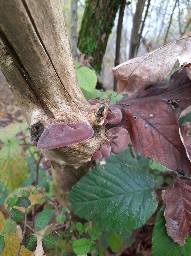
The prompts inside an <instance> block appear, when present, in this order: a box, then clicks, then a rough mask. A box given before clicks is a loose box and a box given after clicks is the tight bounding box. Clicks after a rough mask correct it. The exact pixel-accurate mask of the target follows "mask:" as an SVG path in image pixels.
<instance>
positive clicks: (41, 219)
mask: <svg viewBox="0 0 191 256" xmlns="http://www.w3.org/2000/svg"><path fill="white" fill-rule="evenodd" d="M53 216H54V212H53V209H49V208H45V209H44V210H43V211H42V212H39V213H38V214H37V215H36V217H35V229H36V230H37V231H38V230H41V229H43V228H45V227H46V226H47V225H48V223H49V222H50V220H51V219H52V218H53Z"/></svg>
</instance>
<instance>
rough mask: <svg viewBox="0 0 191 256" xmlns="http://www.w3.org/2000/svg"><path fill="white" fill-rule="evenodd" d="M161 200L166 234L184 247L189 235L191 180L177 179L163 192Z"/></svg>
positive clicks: (190, 223) (190, 226)
mask: <svg viewBox="0 0 191 256" xmlns="http://www.w3.org/2000/svg"><path fill="white" fill-rule="evenodd" d="M163 200H164V202H165V203H166V209H165V219H166V228H167V233H168V235H169V236H170V237H171V238H172V239H173V240H174V241H175V242H177V243H178V244H180V245H184V243H185V239H186V237H187V235H188V234H190V233H191V180H190V179H187V178H180V177H177V179H176V181H175V183H174V184H173V186H172V187H171V188H169V189H166V190H165V191H163Z"/></svg>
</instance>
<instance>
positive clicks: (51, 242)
mask: <svg viewBox="0 0 191 256" xmlns="http://www.w3.org/2000/svg"><path fill="white" fill-rule="evenodd" d="M57 240H58V237H57V236H56V235H54V234H50V235H45V236H44V237H43V240H42V247H43V249H44V251H45V252H49V251H51V250H53V249H54V248H55V247H56V243H57Z"/></svg>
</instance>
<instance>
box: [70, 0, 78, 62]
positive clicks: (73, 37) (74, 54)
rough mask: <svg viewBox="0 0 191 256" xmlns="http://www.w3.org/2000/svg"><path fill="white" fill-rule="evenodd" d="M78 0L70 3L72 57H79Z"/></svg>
mask: <svg viewBox="0 0 191 256" xmlns="http://www.w3.org/2000/svg"><path fill="white" fill-rule="evenodd" d="M77 11H78V0H71V4H70V46H71V52H72V57H73V59H74V60H75V59H76V58H77V41H78V40H77V21H78V13H77Z"/></svg>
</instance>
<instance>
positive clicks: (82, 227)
mask: <svg viewBox="0 0 191 256" xmlns="http://www.w3.org/2000/svg"><path fill="white" fill-rule="evenodd" d="M76 229H77V231H78V233H79V235H80V236H81V235H82V234H83V233H84V226H83V224H82V223H81V222H77V223H76Z"/></svg>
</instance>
